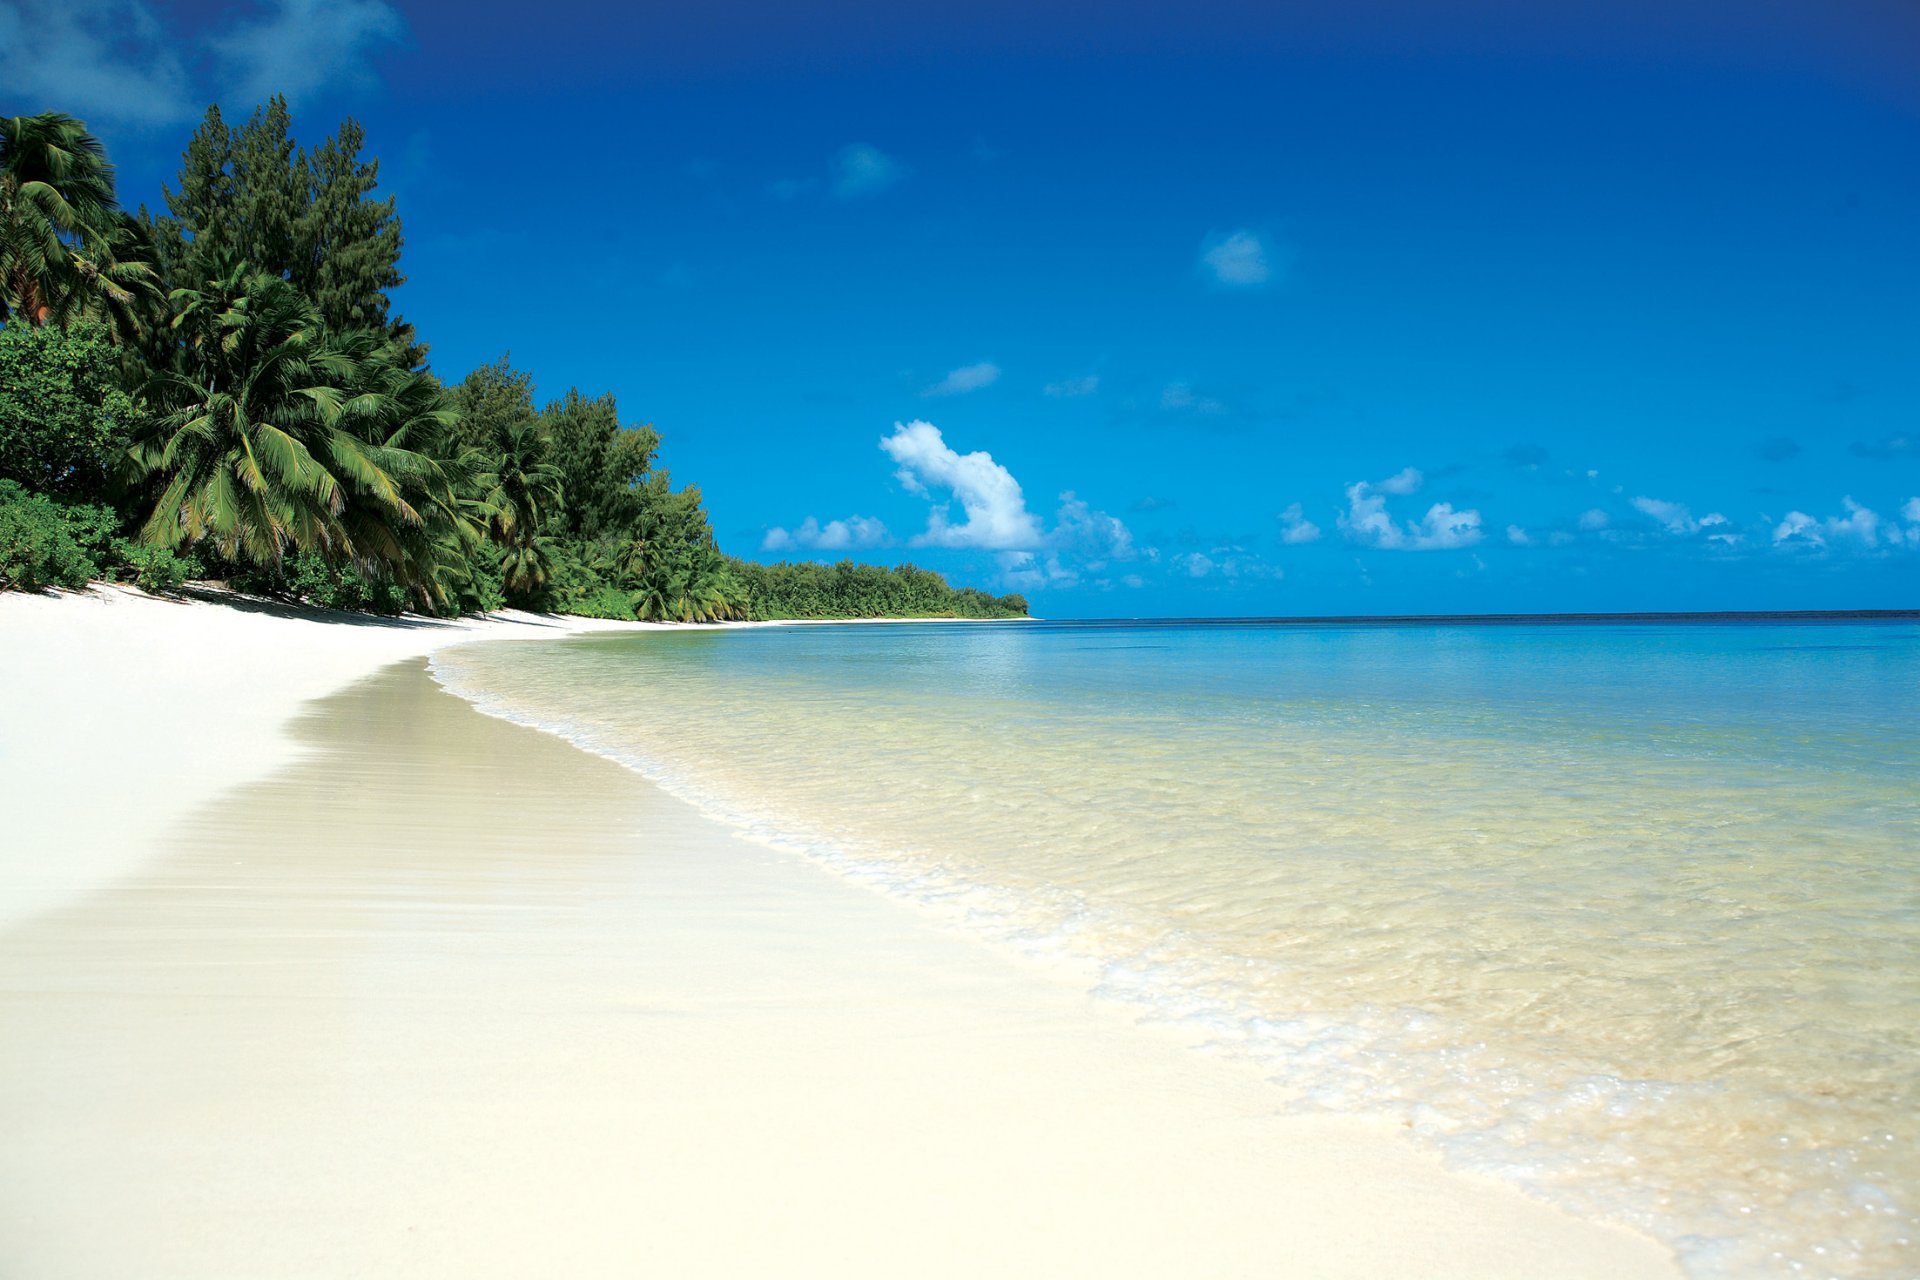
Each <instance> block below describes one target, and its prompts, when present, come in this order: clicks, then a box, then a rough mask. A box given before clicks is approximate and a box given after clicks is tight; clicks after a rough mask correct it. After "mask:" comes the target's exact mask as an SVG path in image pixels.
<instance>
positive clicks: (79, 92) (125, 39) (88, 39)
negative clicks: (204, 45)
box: [0, 0, 199, 125]
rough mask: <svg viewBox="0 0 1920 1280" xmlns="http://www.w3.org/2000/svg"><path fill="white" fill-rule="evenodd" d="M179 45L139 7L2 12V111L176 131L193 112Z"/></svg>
mask: <svg viewBox="0 0 1920 1280" xmlns="http://www.w3.org/2000/svg"><path fill="white" fill-rule="evenodd" d="M179 47H180V42H178V41H176V40H174V39H173V38H172V37H171V36H170V35H169V34H168V33H167V32H166V31H165V30H163V29H162V27H161V25H160V21H159V19H158V18H156V17H155V16H154V14H153V11H152V10H151V9H150V8H148V7H147V6H146V5H144V4H141V3H139V2H138V0H10V2H9V3H6V4H0V84H4V85H6V86H7V98H8V106H7V108H6V109H7V110H8V111H10V112H11V111H20V112H32V111H66V112H70V113H72V114H73V115H76V116H79V117H80V118H81V119H83V120H87V121H89V122H91V123H93V124H95V125H98V124H100V123H102V122H103V121H116V122H124V123H127V124H134V125H160V124H175V123H179V122H182V121H186V120H191V119H192V118H193V117H194V116H196V115H198V114H199V112H198V110H197V108H196V105H195V95H194V93H193V91H192V86H191V84H190V82H189V79H188V76H187V71H186V67H185V66H184V65H183V64H182V63H181V61H180V57H179V54H178V52H177V50H178V48H179Z"/></svg>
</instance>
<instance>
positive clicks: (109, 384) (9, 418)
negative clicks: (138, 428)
mask: <svg viewBox="0 0 1920 1280" xmlns="http://www.w3.org/2000/svg"><path fill="white" fill-rule="evenodd" d="M116 360H117V356H116V353H115V351H114V348H113V343H112V341H111V340H110V339H109V337H108V335H107V332H106V330H105V329H103V328H102V327H100V326H99V325H95V324H81V325H75V326H74V327H73V328H71V329H65V330H63V329H60V328H57V327H55V326H53V325H48V326H45V327H42V328H34V327H31V326H28V325H13V324H10V325H6V326H4V327H0V480H13V481H18V482H19V483H20V484H23V485H25V486H27V487H28V488H29V489H32V490H33V491H35V492H36V493H44V494H50V495H53V496H55V497H59V498H80V499H85V498H92V497H97V496H98V495H99V494H100V493H101V492H102V491H103V490H104V489H105V487H106V481H107V471H108V466H109V462H108V460H109V458H111V457H112V456H113V455H115V454H116V453H118V452H120V451H121V450H122V448H123V447H124V442H125V440H126V438H127V435H128V429H129V427H130V425H131V423H132V422H133V420H134V418H135V409H134V406H133V401H132V400H131V398H129V397H128V395H127V393H126V392H125V391H123V390H121V387H120V380H119V377H118V374H117V372H116V367H115V366H116Z"/></svg>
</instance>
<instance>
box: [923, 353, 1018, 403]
mask: <svg viewBox="0 0 1920 1280" xmlns="http://www.w3.org/2000/svg"><path fill="white" fill-rule="evenodd" d="M998 381H1000V366H999V365H997V364H995V363H993V361H991V360H982V361H981V362H980V363H978V364H963V365H961V366H960V367H959V368H958V369H953V370H950V371H949V372H948V373H947V376H946V377H944V378H942V379H940V381H938V382H936V383H934V384H933V385H932V386H930V387H928V388H927V389H926V390H925V391H922V392H921V393H920V394H921V395H923V396H963V395H966V394H967V393H968V392H969V391H979V390H981V389H983V388H985V387H990V386H992V385H993V384H994V383H996V382H998Z"/></svg>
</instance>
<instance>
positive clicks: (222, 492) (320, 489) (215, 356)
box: [129, 261, 453, 591]
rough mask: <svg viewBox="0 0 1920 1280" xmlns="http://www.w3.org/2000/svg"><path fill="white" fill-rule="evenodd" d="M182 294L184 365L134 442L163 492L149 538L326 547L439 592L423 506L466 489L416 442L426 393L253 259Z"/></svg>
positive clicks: (160, 389)
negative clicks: (329, 327)
mask: <svg viewBox="0 0 1920 1280" xmlns="http://www.w3.org/2000/svg"><path fill="white" fill-rule="evenodd" d="M173 302H174V306H175V316H174V321H173V325H174V329H175V331H176V334H177V335H178V338H179V340H180V341H179V345H178V347H177V348H176V350H177V353H178V355H177V363H176V365H175V367H174V368H171V369H165V370H162V371H159V372H157V373H156V374H155V375H154V376H153V377H152V378H151V379H150V380H149V382H148V385H147V387H146V395H147V398H148V400H149V402H150V403H151V404H152V405H153V406H154V408H155V410H156V412H155V414H154V416H153V419H152V421H151V422H150V423H149V424H147V425H146V426H145V427H144V428H143V429H142V430H141V432H140V433H139V434H138V435H137V436H136V438H135V440H134V443H133V446H132V448H131V449H130V451H129V459H130V462H131V465H132V467H133V469H134V471H135V472H136V474H139V475H144V476H147V477H150V478H151V479H152V480H153V482H155V483H156V484H157V486H158V488H159V494H158V497H157V499H156V501H155V503H154V507H153V512H152V514H151V515H150V516H149V517H148V518H147V521H146V523H145V525H144V527H143V528H142V530H141V536H142V538H143V540H145V541H147V542H151V543H156V544H159V545H162V546H168V547H179V546H182V545H194V544H203V545H206V546H208V547H210V548H211V549H213V550H214V551H216V552H218V553H219V554H220V555H222V556H224V557H225V558H227V559H229V560H234V561H245V562H251V563H253V564H255V565H259V566H262V567H273V566H277V565H278V564H279V562H280V560H281V558H282V556H283V555H285V554H286V553H287V552H288V551H290V550H299V551H316V552H319V553H320V554H322V555H324V556H326V557H327V558H328V559H329V560H332V561H334V562H335V563H340V562H346V561H353V562H356V563H358V564H360V565H362V566H363V567H366V568H369V569H372V570H374V571H376V572H380V571H383V572H385V573H388V574H391V575H392V576H393V577H394V578H395V580H397V581H399V582H401V583H403V584H405V585H407V586H411V587H417V588H421V589H423V590H427V591H431V589H432V587H433V584H434V580H435V579H434V572H435V568H436V564H437V557H436V556H435V554H434V547H433V538H432V531H431V530H430V529H429V528H428V520H427V518H426V515H425V514H423V512H426V513H437V512H443V511H445V510H447V509H449V508H450V507H451V506H452V505H453V498H452V494H451V490H450V487H449V486H448V485H447V483H446V480H445V477H444V474H443V473H442V472H441V471H440V468H439V467H438V465H437V464H436V463H435V462H434V461H433V460H432V459H431V458H429V457H427V456H426V455H424V454H422V453H419V452H416V451H414V450H412V449H410V448H407V447H406V445H405V441H406V439H407V433H408V432H409V431H413V430H417V429H418V426H419V423H418V421H417V419H418V418H419V416H420V414H421V412H422V411H423V410H422V400H421V396H420V393H419V391H418V389H415V388H412V387H411V386H409V385H407V384H406V380H405V379H398V380H396V378H395V376H394V375H393V371H392V370H391V368H390V367H387V366H383V365H382V364H381V363H380V361H379V360H378V359H377V358H375V357H376V356H377V352H374V351H371V350H369V349H368V348H367V347H366V346H365V345H364V344H361V343H358V342H356V341H355V340H353V339H351V338H348V339H335V338H332V337H330V336H329V335H328V334H327V332H326V330H325V327H324V326H323V325H322V324H321V323H320V319H319V316H318V315H317V314H316V313H315V311H314V309H313V306H312V304H310V303H309V302H307V301H306V299H304V298H302V297H301V296H300V295H299V294H298V293H297V292H296V291H295V290H294V289H293V287H292V286H291V285H289V284H287V283H286V282H285V281H284V280H280V279H278V278H277V277H274V276H269V275H265V274H262V273H258V272H254V271H252V270H251V269H250V268H249V267H247V266H246V264H244V263H239V262H231V261H229V262H227V263H224V264H222V265H221V266H220V267H219V270H218V274H217V276H216V278H215V279H213V280H210V281H207V282H206V283H205V284H204V285H203V286H202V287H201V288H199V289H176V290H175V291H174V293H173Z"/></svg>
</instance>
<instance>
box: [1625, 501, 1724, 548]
mask: <svg viewBox="0 0 1920 1280" xmlns="http://www.w3.org/2000/svg"><path fill="white" fill-rule="evenodd" d="M1632 502H1633V507H1634V509H1635V510H1637V511H1639V512H1640V513H1641V514H1642V515H1647V516H1651V517H1653V519H1654V520H1656V521H1657V522H1658V523H1659V525H1660V527H1661V528H1662V529H1665V530H1666V531H1667V532H1668V533H1671V534H1673V535H1675V536H1676V537H1682V538H1686V537H1692V536H1693V535H1694V534H1696V533H1700V532H1702V531H1705V530H1709V529H1722V530H1724V529H1725V527H1726V526H1728V525H1729V524H1730V523H1731V522H1730V521H1729V520H1728V519H1727V518H1726V517H1725V516H1723V515H1721V514H1720V513H1719V512H1718V511H1714V512H1710V513H1708V514H1707V515H1704V516H1701V517H1700V518H1699V519H1698V520H1696V519H1694V517H1693V512H1692V511H1690V510H1688V509H1687V507H1686V505H1685V504H1684V503H1679V502H1668V501H1666V500H1665V499H1664V498H1646V497H1640V498H1634V499H1633V500H1632ZM1716 536H1717V537H1718V538H1719V540H1721V541H1725V540H1726V539H1727V537H1729V536H1730V535H1728V534H1726V533H1724V532H1723V533H1721V534H1719V535H1716Z"/></svg>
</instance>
